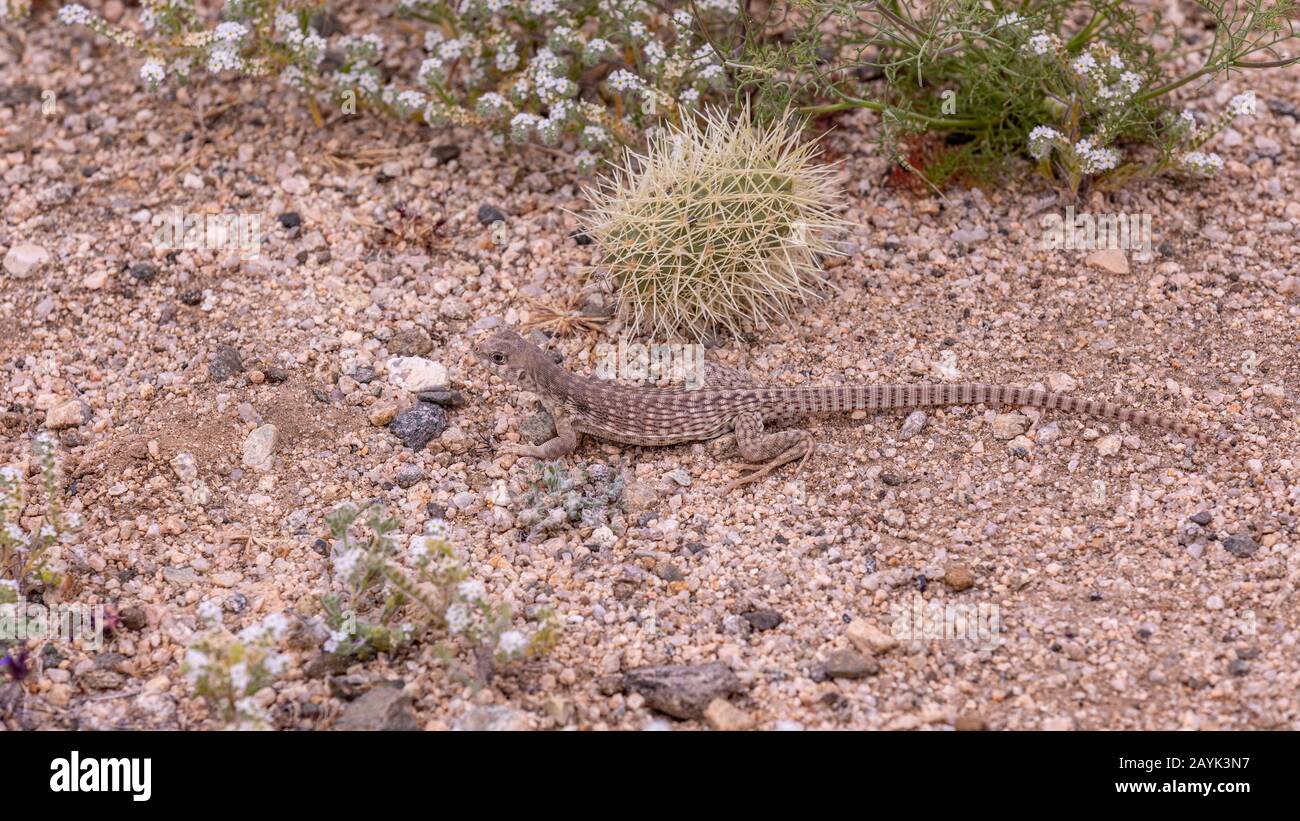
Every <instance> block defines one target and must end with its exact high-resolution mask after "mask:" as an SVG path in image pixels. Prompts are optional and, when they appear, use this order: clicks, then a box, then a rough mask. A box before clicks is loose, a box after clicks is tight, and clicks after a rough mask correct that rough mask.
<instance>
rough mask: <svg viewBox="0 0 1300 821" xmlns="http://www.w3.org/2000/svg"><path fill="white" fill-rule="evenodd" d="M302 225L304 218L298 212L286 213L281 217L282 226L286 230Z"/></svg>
mask: <svg viewBox="0 0 1300 821" xmlns="http://www.w3.org/2000/svg"><path fill="white" fill-rule="evenodd" d="M300 225H302V217H301V216H300V215H299V214H298V212H297V211H285V212H284V213H283V214H281V215H280V226H281V227H282V228H284V229H286V230H288V229H291V228H297V227H298V226H300Z"/></svg>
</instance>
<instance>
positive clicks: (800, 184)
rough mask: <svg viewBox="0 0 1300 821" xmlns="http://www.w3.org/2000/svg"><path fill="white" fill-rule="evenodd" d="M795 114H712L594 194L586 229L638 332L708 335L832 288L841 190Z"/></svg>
mask: <svg viewBox="0 0 1300 821" xmlns="http://www.w3.org/2000/svg"><path fill="white" fill-rule="evenodd" d="M797 125H798V123H797V121H796V118H795V117H794V116H793V115H788V116H785V117H782V118H781V119H779V120H777V121H776V122H775V123H773V124H771V125H768V126H761V125H758V124H755V123H754V122H753V120H752V119H751V118H750V116H749V111H748V109H745V110H743V111H742V112H741V114H740V116H739V117H738V118H736V119H734V120H733V119H732V118H730V117H728V116H727V115H726V114H725V113H723V112H721V111H717V110H714V111H711V112H709V113H708V114H707V115H705V116H704V117H702V118H701V119H700V120H694V119H692V120H687V121H686V122H684V123H683V124H682V125H681V126H680V127H677V128H673V129H670V130H665V131H664V132H663V133H661V134H659V135H657V136H656V137H655V138H654V139H652V140H651V141H650V143H649V147H648V149H647V150H646V152H645V153H644V154H638V153H634V152H629V153H628V155H627V157H626V158H625V160H624V162H623V165H622V166H621V168H618V169H616V171H615V172H614V174H613V175H612V176H611V177H609V178H607V179H606V180H605V181H604V184H603V185H601V186H600V187H598V188H596V189H594V190H589V191H588V196H589V197H590V199H591V201H592V204H593V207H592V209H591V210H590V211H589V212H588V214H587V216H586V224H587V233H588V234H590V235H591V237H592V238H593V239H594V240H595V241H596V244H597V247H598V248H599V250H600V266H601V270H602V272H603V273H604V274H605V275H606V276H607V277H608V278H609V280H610V281H611V282H612V285H613V288H614V290H615V291H616V293H617V295H618V301H619V310H620V312H621V316H622V317H623V319H624V320H625V321H626V322H627V323H628V325H629V326H630V328H631V329H632V331H633V332H634V333H636V332H642V333H646V334H649V335H650V336H651V337H653V338H657V339H665V338H667V339H680V338H686V339H688V340H690V341H699V340H702V339H705V338H707V337H709V336H711V335H713V334H715V333H718V332H725V333H731V334H738V333H740V332H742V331H743V330H744V329H745V328H746V326H759V325H762V324H766V323H769V322H774V321H781V320H785V319H788V318H789V317H790V316H791V315H792V314H793V313H794V311H795V310H796V308H797V307H798V306H799V305H801V304H803V303H804V302H807V301H809V300H810V299H813V298H815V297H816V296H817V295H818V291H819V290H820V288H821V287H822V286H823V284H824V279H823V277H822V275H821V266H820V258H821V257H822V256H825V255H829V254H834V253H836V246H835V245H834V243H832V241H831V239H830V234H831V233H832V232H834V231H837V230H839V229H841V228H842V227H843V226H844V225H845V223H844V221H843V220H842V219H841V218H840V217H839V216H838V211H839V210H840V207H841V200H840V194H839V191H840V186H839V185H838V183H837V182H836V175H837V171H836V169H835V168H834V167H832V166H829V165H826V164H823V163H819V162H818V158H817V151H818V150H817V148H816V147H815V145H814V144H813V143H810V142H805V141H804V140H803V139H802V135H801V133H800V129H799V128H798V127H797Z"/></svg>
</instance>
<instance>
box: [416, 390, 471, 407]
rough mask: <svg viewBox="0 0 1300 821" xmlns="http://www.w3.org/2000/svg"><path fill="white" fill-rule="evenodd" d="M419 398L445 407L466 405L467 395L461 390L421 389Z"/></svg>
mask: <svg viewBox="0 0 1300 821" xmlns="http://www.w3.org/2000/svg"><path fill="white" fill-rule="evenodd" d="M418 398H419V400H420V401H421V402H432V403H433V404H435V405H442V406H443V407H444V408H460V407H464V405H465V396H464V395H463V394H462V393H461V392H460V391H453V390H437V391H420V393H419V395H418Z"/></svg>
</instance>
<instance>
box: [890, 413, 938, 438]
mask: <svg viewBox="0 0 1300 821" xmlns="http://www.w3.org/2000/svg"><path fill="white" fill-rule="evenodd" d="M929 419H930V417H928V416H926V415H925V412H924V411H912V412H911V413H909V414H908V415H907V418H906V419H904V420H903V427H902V429H901V430H899V432H898V438H899V439H901V440H902V441H904V442H906V441H907V440H908V439H911V438H912V437H913V436H916V435H917V434H918V433H920V432H921V431H922V430H923V429H924V428H925V423H926V422H927V421H929Z"/></svg>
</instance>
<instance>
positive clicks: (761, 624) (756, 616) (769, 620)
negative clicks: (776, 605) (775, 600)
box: [745, 610, 783, 630]
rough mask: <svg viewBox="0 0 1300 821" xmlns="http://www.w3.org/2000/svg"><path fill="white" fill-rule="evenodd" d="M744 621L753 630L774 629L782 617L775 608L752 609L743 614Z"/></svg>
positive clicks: (779, 623)
mask: <svg viewBox="0 0 1300 821" xmlns="http://www.w3.org/2000/svg"><path fill="white" fill-rule="evenodd" d="M745 621H747V622H749V623H750V625H752V626H753V628H754V629H755V630H774V629H776V628H777V627H779V626H780V625H781V622H782V621H783V618H782V616H781V614H780V613H778V612H776V611H775V610H753V611H750V612H749V613H746V614H745Z"/></svg>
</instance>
